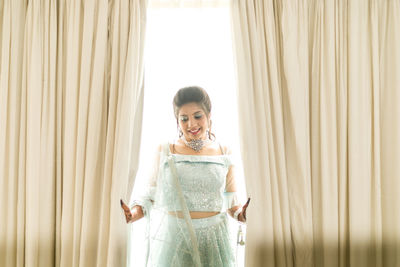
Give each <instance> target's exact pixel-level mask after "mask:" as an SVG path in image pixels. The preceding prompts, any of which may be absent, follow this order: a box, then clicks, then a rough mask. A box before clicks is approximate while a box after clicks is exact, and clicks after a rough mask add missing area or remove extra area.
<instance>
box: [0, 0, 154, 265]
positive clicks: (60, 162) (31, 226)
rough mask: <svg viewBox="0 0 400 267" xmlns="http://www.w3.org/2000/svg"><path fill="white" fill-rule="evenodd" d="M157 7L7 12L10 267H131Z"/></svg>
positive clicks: (5, 161) (1, 126) (14, 1)
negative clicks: (123, 205)
mask: <svg viewBox="0 0 400 267" xmlns="http://www.w3.org/2000/svg"><path fill="white" fill-rule="evenodd" d="M146 5H147V1H133V0H131V1H119V0H116V1H107V0H101V1H94V0H88V1H80V0H72V1H55V0H54V1H53V0H51V1H41V0H32V1H22V0H5V1H1V3H0V36H1V37H0V200H1V204H0V213H1V214H2V218H3V219H2V220H0V266H68V267H70V266H123V265H124V264H126V258H127V257H126V240H127V237H126V234H127V229H126V225H125V222H124V218H123V215H122V214H121V210H120V206H119V199H120V198H124V199H128V197H129V196H130V193H131V190H132V188H130V187H132V185H133V183H134V179H135V175H136V169H137V164H138V153H139V142H140V132H141V117H142V108H143V45H144V32H145V23H146V12H145V10H146Z"/></svg>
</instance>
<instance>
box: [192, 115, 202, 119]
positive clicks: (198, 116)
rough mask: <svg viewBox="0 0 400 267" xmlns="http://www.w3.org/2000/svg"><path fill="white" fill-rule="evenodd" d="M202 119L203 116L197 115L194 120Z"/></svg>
mask: <svg viewBox="0 0 400 267" xmlns="http://www.w3.org/2000/svg"><path fill="white" fill-rule="evenodd" d="M201 117H203V115H196V116H194V118H195V119H196V120H198V119H201Z"/></svg>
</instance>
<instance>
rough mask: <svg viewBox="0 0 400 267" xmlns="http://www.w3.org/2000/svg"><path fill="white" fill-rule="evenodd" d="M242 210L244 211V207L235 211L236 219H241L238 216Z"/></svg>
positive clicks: (234, 216)
mask: <svg viewBox="0 0 400 267" xmlns="http://www.w3.org/2000/svg"><path fill="white" fill-rule="evenodd" d="M241 212H242V208H238V209H237V210H236V211H235V213H234V214H233V218H234V219H235V220H237V221H239V218H238V216H239V214H240V213H241Z"/></svg>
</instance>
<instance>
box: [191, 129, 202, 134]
mask: <svg viewBox="0 0 400 267" xmlns="http://www.w3.org/2000/svg"><path fill="white" fill-rule="evenodd" d="M200 130H201V128H199V129H197V130H189V131H188V132H189V133H191V134H193V135H197V134H198V133H199V132H200Z"/></svg>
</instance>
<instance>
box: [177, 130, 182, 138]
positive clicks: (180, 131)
mask: <svg viewBox="0 0 400 267" xmlns="http://www.w3.org/2000/svg"><path fill="white" fill-rule="evenodd" d="M178 135H179V138H181V137H182V135H183V132H182V130H181V128H178Z"/></svg>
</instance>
